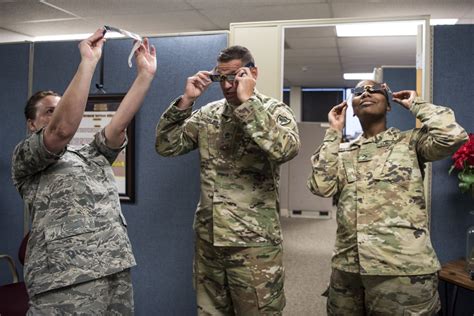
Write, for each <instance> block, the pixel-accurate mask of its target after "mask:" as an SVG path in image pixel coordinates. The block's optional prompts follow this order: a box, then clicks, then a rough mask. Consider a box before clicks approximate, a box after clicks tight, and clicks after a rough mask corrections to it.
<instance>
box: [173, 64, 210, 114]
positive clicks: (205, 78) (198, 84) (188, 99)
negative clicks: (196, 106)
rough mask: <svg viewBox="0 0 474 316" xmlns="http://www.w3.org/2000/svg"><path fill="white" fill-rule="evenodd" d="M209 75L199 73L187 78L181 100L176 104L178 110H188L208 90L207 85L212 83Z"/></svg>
mask: <svg viewBox="0 0 474 316" xmlns="http://www.w3.org/2000/svg"><path fill="white" fill-rule="evenodd" d="M210 74H212V73H211V72H210V71H199V72H198V73H197V74H195V75H194V76H191V77H188V79H187V81H186V88H185V89H184V94H183V98H182V99H181V102H180V103H179V104H178V107H179V108H181V109H186V108H188V107H189V106H191V105H192V103H193V102H194V101H195V100H196V99H197V98H198V97H200V96H201V95H202V94H203V93H204V91H206V90H207V88H209V85H210V84H211V83H212V81H211V79H209V75H210Z"/></svg>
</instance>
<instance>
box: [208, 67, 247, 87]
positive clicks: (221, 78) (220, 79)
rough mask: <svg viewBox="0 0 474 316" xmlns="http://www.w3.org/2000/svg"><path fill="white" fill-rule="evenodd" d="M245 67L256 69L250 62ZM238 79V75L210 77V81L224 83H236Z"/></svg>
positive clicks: (213, 75)
mask: <svg viewBox="0 0 474 316" xmlns="http://www.w3.org/2000/svg"><path fill="white" fill-rule="evenodd" d="M244 67H248V68H254V67H255V64H254V63H252V62H250V63H247V64H246V65H245V66H244ZM236 77H237V74H230V75H221V74H211V75H209V79H211V81H212V82H223V81H227V82H234V81H235V78H236Z"/></svg>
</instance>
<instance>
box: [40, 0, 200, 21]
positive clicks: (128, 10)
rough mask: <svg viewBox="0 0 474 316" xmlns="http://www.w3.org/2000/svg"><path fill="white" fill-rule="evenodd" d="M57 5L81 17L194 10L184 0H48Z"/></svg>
mask: <svg viewBox="0 0 474 316" xmlns="http://www.w3.org/2000/svg"><path fill="white" fill-rule="evenodd" d="M47 2H48V3H51V4H53V5H55V6H57V7H60V8H62V9H64V10H67V11H69V12H72V13H74V14H76V15H79V16H81V17H88V18H90V17H99V16H109V15H111V16H117V15H127V16H128V15H132V16H134V15H135V16H136V15H145V14H161V13H163V12H170V11H179V10H193V7H192V6H190V5H189V4H187V3H186V1H184V0H159V1H156V0H155V1H153V0H134V1H129V0H101V1H93V0H47Z"/></svg>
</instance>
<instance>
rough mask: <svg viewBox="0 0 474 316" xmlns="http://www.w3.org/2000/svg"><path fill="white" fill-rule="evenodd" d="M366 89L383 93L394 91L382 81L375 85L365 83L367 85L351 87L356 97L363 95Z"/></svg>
mask: <svg viewBox="0 0 474 316" xmlns="http://www.w3.org/2000/svg"><path fill="white" fill-rule="evenodd" d="M365 91H367V92H370V93H383V94H386V93H392V91H390V88H389V87H388V86H387V85H385V86H384V85H382V84H380V83H378V84H374V85H365V86H361V87H356V88H353V89H351V93H352V94H353V95H354V96H356V97H358V96H361V95H362V94H363V93H364V92H365Z"/></svg>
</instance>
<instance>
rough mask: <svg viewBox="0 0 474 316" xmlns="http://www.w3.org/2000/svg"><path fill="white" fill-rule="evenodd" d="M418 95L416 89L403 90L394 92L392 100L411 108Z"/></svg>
mask: <svg viewBox="0 0 474 316" xmlns="http://www.w3.org/2000/svg"><path fill="white" fill-rule="evenodd" d="M416 96H417V94H416V91H414V90H402V91H398V92H394V93H392V97H393V98H392V100H393V101H395V102H397V103H398V104H400V105H402V106H403V107H404V108H406V109H408V110H409V109H410V107H411V105H412V104H413V101H414V100H415V98H416Z"/></svg>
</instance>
